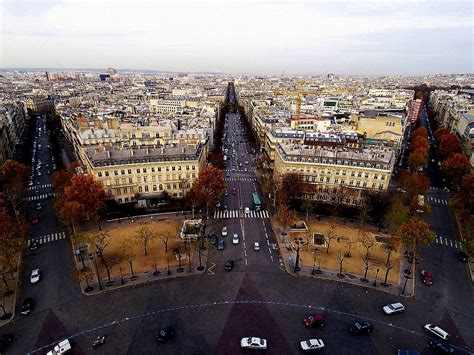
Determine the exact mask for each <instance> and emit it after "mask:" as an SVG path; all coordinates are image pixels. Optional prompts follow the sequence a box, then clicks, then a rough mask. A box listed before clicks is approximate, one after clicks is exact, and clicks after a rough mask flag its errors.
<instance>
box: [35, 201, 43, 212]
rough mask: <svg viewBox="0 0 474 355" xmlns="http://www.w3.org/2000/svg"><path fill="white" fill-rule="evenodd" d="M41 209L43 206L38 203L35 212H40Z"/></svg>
mask: <svg viewBox="0 0 474 355" xmlns="http://www.w3.org/2000/svg"><path fill="white" fill-rule="evenodd" d="M42 209H43V206H41V203H39V202H38V203H37V204H36V207H35V210H37V211H41V210H42Z"/></svg>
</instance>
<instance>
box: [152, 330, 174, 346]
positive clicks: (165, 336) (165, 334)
mask: <svg viewBox="0 0 474 355" xmlns="http://www.w3.org/2000/svg"><path fill="white" fill-rule="evenodd" d="M173 337H174V329H173V328H172V327H169V326H168V327H164V328H162V329H161V330H160V332H159V333H158V335H157V336H156V340H158V341H159V342H160V343H165V342H167V341H168V340H170V339H171V338H173Z"/></svg>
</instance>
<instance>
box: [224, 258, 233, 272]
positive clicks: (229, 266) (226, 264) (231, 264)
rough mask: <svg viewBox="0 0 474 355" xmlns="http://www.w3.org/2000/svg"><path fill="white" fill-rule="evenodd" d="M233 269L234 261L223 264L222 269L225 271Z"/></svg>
mask: <svg viewBox="0 0 474 355" xmlns="http://www.w3.org/2000/svg"><path fill="white" fill-rule="evenodd" d="M233 268H234V260H227V261H226V262H225V264H224V269H225V270H226V271H231V270H232V269H233Z"/></svg>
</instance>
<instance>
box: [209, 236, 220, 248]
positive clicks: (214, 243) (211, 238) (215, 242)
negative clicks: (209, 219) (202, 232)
mask: <svg viewBox="0 0 474 355" xmlns="http://www.w3.org/2000/svg"><path fill="white" fill-rule="evenodd" d="M218 241H219V238H218V237H217V234H211V236H210V237H209V242H210V243H211V244H212V245H216V244H217V242H218Z"/></svg>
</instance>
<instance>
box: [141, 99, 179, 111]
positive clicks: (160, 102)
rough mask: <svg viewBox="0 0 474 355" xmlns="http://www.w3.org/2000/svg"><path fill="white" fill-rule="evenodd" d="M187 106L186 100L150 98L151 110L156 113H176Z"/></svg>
mask: <svg viewBox="0 0 474 355" xmlns="http://www.w3.org/2000/svg"><path fill="white" fill-rule="evenodd" d="M184 107H186V101H185V100H164V99H150V111H151V112H156V113H174V112H176V111H180V110H182V109H183V108H184Z"/></svg>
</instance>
